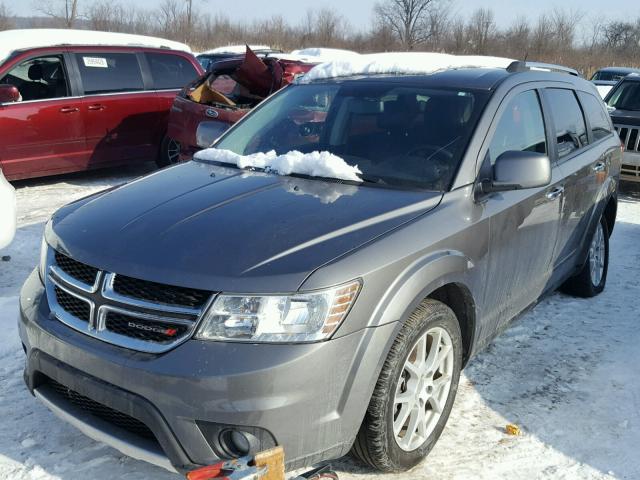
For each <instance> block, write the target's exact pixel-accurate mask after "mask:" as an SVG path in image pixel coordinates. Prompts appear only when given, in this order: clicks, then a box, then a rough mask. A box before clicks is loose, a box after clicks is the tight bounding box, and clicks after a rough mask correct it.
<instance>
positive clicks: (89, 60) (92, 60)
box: [82, 57, 109, 68]
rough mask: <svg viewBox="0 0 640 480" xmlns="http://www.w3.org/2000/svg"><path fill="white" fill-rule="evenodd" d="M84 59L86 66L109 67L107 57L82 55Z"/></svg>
mask: <svg viewBox="0 0 640 480" xmlns="http://www.w3.org/2000/svg"><path fill="white" fill-rule="evenodd" d="M82 60H83V61H84V66H85V67H93V68H109V65H107V59H106V58H100V57H82Z"/></svg>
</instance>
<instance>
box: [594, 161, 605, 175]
mask: <svg viewBox="0 0 640 480" xmlns="http://www.w3.org/2000/svg"><path fill="white" fill-rule="evenodd" d="M606 168H607V166H606V165H605V163H604V162H598V163H596V164H595V165H594V167H593V171H594V172H596V173H600V172H604V170H605V169H606Z"/></svg>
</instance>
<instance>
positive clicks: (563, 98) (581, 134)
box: [545, 88, 589, 158]
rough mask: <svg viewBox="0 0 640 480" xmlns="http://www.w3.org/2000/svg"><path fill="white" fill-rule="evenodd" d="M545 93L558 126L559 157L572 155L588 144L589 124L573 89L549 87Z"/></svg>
mask: <svg viewBox="0 0 640 480" xmlns="http://www.w3.org/2000/svg"><path fill="white" fill-rule="evenodd" d="M545 95H546V97H547V100H548V101H549V105H550V106H551V115H552V116H553V121H554V123H555V127H556V145H557V147H558V158H563V157H566V156H567V155H571V154H572V153H573V152H575V151H576V150H578V149H580V148H581V147H584V146H585V145H588V144H589V139H588V137H587V126H586V123H585V120H584V115H583V113H582V109H581V108H580V104H579V103H578V99H577V98H576V95H575V93H574V92H573V90H567V89H563V88H548V89H546V90H545Z"/></svg>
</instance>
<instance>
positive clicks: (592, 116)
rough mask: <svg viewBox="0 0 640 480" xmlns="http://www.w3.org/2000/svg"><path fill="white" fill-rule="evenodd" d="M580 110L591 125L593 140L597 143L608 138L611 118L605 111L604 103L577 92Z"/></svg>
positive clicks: (610, 129) (610, 131)
mask: <svg viewBox="0 0 640 480" xmlns="http://www.w3.org/2000/svg"><path fill="white" fill-rule="evenodd" d="M578 97H579V98H580V102H581V103H582V108H583V109H584V113H585V115H586V117H587V118H588V119H589V124H590V125H591V133H592V135H593V140H594V141H598V140H600V139H603V138H605V137H608V136H609V135H611V133H612V132H613V127H612V125H611V117H609V114H608V113H607V111H606V110H605V106H604V103H602V101H601V100H599V99H597V98H596V97H595V96H593V95H590V94H588V93H585V92H578Z"/></svg>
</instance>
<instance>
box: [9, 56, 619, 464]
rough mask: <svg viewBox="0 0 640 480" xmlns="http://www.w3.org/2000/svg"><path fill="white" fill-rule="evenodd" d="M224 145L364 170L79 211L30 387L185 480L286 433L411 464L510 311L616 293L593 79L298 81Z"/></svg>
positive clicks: (49, 249) (29, 373) (40, 300)
mask: <svg viewBox="0 0 640 480" xmlns="http://www.w3.org/2000/svg"><path fill="white" fill-rule="evenodd" d="M215 147H217V149H218V150H216V151H220V150H226V151H227V152H226V155H229V156H233V155H235V156H237V157H239V158H240V157H241V158H245V157H246V156H247V155H252V154H256V153H259V152H268V151H274V152H275V153H273V154H274V155H278V154H287V152H291V151H295V150H297V151H299V152H300V155H303V156H304V154H310V156H311V157H313V155H314V153H313V152H318V151H320V152H330V153H331V154H333V155H334V156H336V157H339V158H340V159H342V161H343V162H344V163H346V167H348V168H351V169H352V171H353V169H355V166H356V165H357V170H358V172H359V176H358V180H354V179H351V180H349V179H344V178H333V177H332V176H331V175H326V174H324V175H322V174H320V173H318V172H314V171H312V170H313V169H311V170H310V171H308V172H306V173H304V172H302V173H300V172H298V173H296V172H294V171H291V172H289V174H287V175H282V173H283V171H284V168H282V169H281V170H279V171H274V169H273V168H271V169H268V168H258V167H256V166H255V165H254V166H252V167H246V168H240V166H242V165H240V166H238V165H235V166H234V165H230V164H229V163H222V162H221V161H220V160H215V158H218V159H220V158H222V157H220V156H219V155H217V156H216V155H212V156H208V155H207V154H206V152H207V151H205V154H203V155H202V157H201V158H200V159H195V160H193V161H190V162H187V163H184V164H180V165H176V166H173V167H170V168H167V169H164V170H161V171H159V172H156V173H153V174H151V175H149V176H147V177H144V178H141V179H139V180H136V181H134V182H131V183H129V184H127V185H124V186H121V187H119V188H114V189H111V190H107V191H105V192H102V193H99V194H96V195H92V196H90V197H87V198H85V199H82V200H79V201H76V202H74V203H72V204H70V205H67V206H65V207H63V208H62V209H60V210H59V211H58V212H57V213H56V214H55V215H54V216H53V218H52V219H51V221H50V222H49V223H48V224H47V226H46V229H45V236H44V241H43V247H42V256H41V265H40V266H39V268H37V269H36V270H35V271H34V272H33V274H32V275H31V276H30V277H29V278H28V280H27V281H26V283H25V285H24V288H23V291H22V296H21V301H20V307H21V317H20V322H19V323H20V336H21V338H22V342H23V345H24V350H25V352H26V369H25V380H26V383H27V385H28V388H29V390H30V391H31V392H33V394H34V395H35V396H36V397H38V398H39V399H40V400H41V401H42V402H44V403H45V404H46V405H47V406H48V407H49V408H50V409H51V410H53V411H54V412H55V413H57V414H58V415H59V416H61V417H62V418H63V419H65V420H67V421H69V422H71V423H72V424H74V425H76V426H77V427H78V428H80V429H81V430H82V431H83V432H85V433H86V434H88V435H89V436H91V437H93V438H96V439H98V440H101V441H104V442H106V443H108V444H111V445H113V446H114V447H116V448H118V449H120V450H121V451H123V452H125V453H126V454H128V455H131V456H133V457H136V458H140V459H144V460H147V461H150V462H153V463H155V464H158V465H162V466H165V467H166V468H169V469H175V470H177V471H179V472H184V471H187V470H189V469H191V468H193V467H195V466H198V465H206V464H211V463H213V462H217V461H218V460H219V459H225V458H233V457H239V456H242V455H246V454H252V453H255V452H256V451H260V450H264V449H267V448H269V447H272V446H274V445H283V446H284V448H285V451H286V454H287V467H288V468H297V467H301V466H304V465H309V464H313V463H316V462H319V461H322V460H327V459H334V458H337V457H340V456H342V455H345V454H346V453H348V452H349V451H351V452H352V453H353V454H354V455H355V456H356V457H358V458H360V459H361V460H362V461H364V462H366V463H367V464H369V465H371V466H372V467H375V468H377V469H380V470H383V471H399V470H404V469H408V468H410V467H412V466H414V465H416V464H417V463H418V462H420V461H421V460H422V459H423V458H424V457H425V455H426V454H427V453H428V452H429V451H430V450H431V449H432V447H433V446H434V444H435V442H436V441H437V439H438V437H439V436H440V434H441V432H442V430H443V428H444V426H445V423H446V421H447V418H448V417H449V413H450V411H451V408H452V405H453V401H454V397H455V395H456V391H457V388H458V379H459V376H460V371H461V369H462V368H463V367H464V366H465V365H466V364H467V362H469V360H470V359H471V358H472V357H473V356H474V354H476V353H477V352H478V351H480V350H481V349H482V348H483V347H485V346H486V345H487V344H488V343H489V342H490V341H491V339H492V338H494V336H495V335H496V334H497V333H498V332H500V331H501V330H503V329H504V328H505V327H506V326H507V324H508V323H509V321H510V320H512V319H513V318H514V317H516V316H517V315H518V314H520V313H521V312H523V311H524V310H526V309H527V308H528V307H530V306H531V305H533V304H535V303H536V302H537V301H538V299H539V298H540V297H541V296H542V295H544V294H545V293H547V292H550V291H553V290H554V289H556V288H558V287H560V288H562V289H563V290H564V291H566V292H570V293H572V294H575V295H579V296H584V297H589V296H593V295H597V294H598V293H600V292H601V291H602V290H603V289H604V286H605V282H606V276H607V263H608V255H609V235H610V234H611V232H612V230H613V227H614V223H615V218H616V202H617V185H618V178H619V174H620V160H621V148H620V141H619V139H618V137H617V135H616V134H615V132H614V130H613V126H612V123H611V121H610V119H609V116H608V115H607V111H606V109H605V106H604V104H603V102H602V101H601V100H600V99H599V97H598V94H597V92H596V90H595V87H594V86H593V85H592V84H591V83H589V82H587V81H585V80H583V79H581V78H578V77H576V76H573V75H570V74H567V73H559V72H552V71H543V69H541V68H539V67H537V68H535V69H533V68H532V69H529V68H528V67H527V65H525V64H523V63H520V62H516V63H514V64H512V65H510V66H509V67H508V68H457V69H450V70H446V71H440V72H436V73H432V74H429V75H419V74H413V75H400V74H386V75H377V74H369V75H359V76H346V77H344V76H343V77H338V78H321V79H318V80H314V81H308V82H304V83H303V82H300V83H298V84H294V85H291V86H289V87H287V88H285V89H284V90H282V91H281V92H279V93H277V94H275V95H273V96H271V97H270V98H269V99H268V100H267V101H265V102H263V103H262V104H261V105H260V106H259V107H258V108H256V109H255V110H254V111H253V112H252V113H251V114H250V115H248V116H247V117H246V118H245V119H243V120H242V121H241V122H240V123H239V124H237V125H236V126H235V127H233V128H232V129H230V130H229V131H228V132H227V133H226V134H225V135H224V136H223V137H222V138H221V139H219V140H218V141H217V143H216V144H215ZM285 157H286V155H285ZM212 158H213V159H212ZM343 166H344V165H343ZM323 171H324V170H323ZM279 173H280V174H279ZM337 176H338V177H339V175H337Z"/></svg>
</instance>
